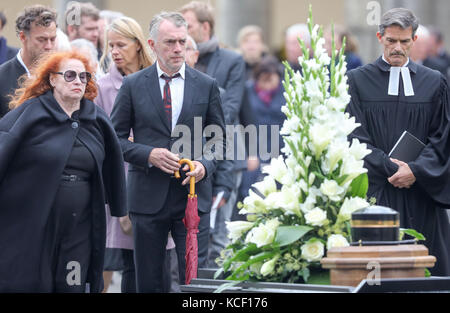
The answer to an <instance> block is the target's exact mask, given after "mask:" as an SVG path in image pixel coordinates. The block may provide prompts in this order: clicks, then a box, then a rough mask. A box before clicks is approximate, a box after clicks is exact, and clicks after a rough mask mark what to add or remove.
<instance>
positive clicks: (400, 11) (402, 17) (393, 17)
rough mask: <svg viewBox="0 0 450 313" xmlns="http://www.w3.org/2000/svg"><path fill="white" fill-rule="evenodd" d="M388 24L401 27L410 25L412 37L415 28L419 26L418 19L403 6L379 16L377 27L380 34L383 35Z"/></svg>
mask: <svg viewBox="0 0 450 313" xmlns="http://www.w3.org/2000/svg"><path fill="white" fill-rule="evenodd" d="M390 26H400V27H401V28H402V29H407V28H409V27H412V30H413V32H412V37H414V36H415V34H416V31H417V28H418V27H419V20H418V19H417V17H416V16H415V15H414V13H413V12H412V11H410V10H408V9H404V8H395V9H392V10H389V11H387V12H386V13H385V14H384V15H383V17H382V18H381V23H380V27H379V30H380V34H381V36H384V34H385V32H386V28H388V27H390Z"/></svg>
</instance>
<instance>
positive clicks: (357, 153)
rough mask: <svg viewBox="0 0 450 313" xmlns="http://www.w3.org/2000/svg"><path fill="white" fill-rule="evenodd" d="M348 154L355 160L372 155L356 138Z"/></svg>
mask: <svg viewBox="0 0 450 313" xmlns="http://www.w3.org/2000/svg"><path fill="white" fill-rule="evenodd" d="M349 152H350V154H351V155H353V156H354V157H355V159H356V160H362V159H364V158H365V157H366V156H367V155H369V154H371V153H372V151H371V150H369V149H367V145H366V144H365V143H360V142H359V140H358V139H356V138H354V139H353V141H352V145H351V146H350V150H349Z"/></svg>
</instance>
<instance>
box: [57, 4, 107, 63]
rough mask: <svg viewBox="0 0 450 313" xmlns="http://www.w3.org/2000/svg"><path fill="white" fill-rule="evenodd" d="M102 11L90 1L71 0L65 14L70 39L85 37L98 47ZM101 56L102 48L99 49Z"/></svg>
mask: <svg viewBox="0 0 450 313" xmlns="http://www.w3.org/2000/svg"><path fill="white" fill-rule="evenodd" d="M99 19H100V11H99V10H98V9H97V8H96V7H95V5H93V4H92V3H90V2H77V1H71V2H69V4H68V5H67V8H66V12H65V14H64V21H65V23H66V34H67V36H68V37H69V40H70V41H73V40H75V39H79V38H84V39H87V40H89V41H90V42H92V43H93V44H94V46H95V47H98V42H99V36H100V34H99V27H98V21H99ZM98 50H99V51H98V55H99V58H100V57H101V55H102V49H98Z"/></svg>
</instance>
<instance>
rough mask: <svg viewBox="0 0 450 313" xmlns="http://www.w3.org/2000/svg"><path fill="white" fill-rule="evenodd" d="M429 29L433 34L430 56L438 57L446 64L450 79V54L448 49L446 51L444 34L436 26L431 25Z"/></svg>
mask: <svg viewBox="0 0 450 313" xmlns="http://www.w3.org/2000/svg"><path fill="white" fill-rule="evenodd" d="M429 30H430V35H431V40H430V49H429V57H430V58H437V59H438V60H440V62H441V63H442V64H444V66H445V68H446V69H447V70H446V73H447V74H446V76H447V79H450V55H449V54H448V52H447V51H445V46H444V35H443V34H442V32H441V31H440V30H439V29H438V28H436V27H433V26H431V27H430V28H429Z"/></svg>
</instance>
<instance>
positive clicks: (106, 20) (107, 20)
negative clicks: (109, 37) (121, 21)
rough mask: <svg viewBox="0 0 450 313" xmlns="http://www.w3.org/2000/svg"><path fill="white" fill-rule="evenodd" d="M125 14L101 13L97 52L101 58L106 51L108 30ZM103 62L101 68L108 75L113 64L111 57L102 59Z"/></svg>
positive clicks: (104, 11) (105, 11)
mask: <svg viewBox="0 0 450 313" xmlns="http://www.w3.org/2000/svg"><path fill="white" fill-rule="evenodd" d="M123 16H124V15H123V13H121V12H116V11H110V10H103V11H100V19H99V20H98V33H99V37H98V47H97V50H98V51H99V57H102V55H103V53H104V51H105V50H106V47H105V42H106V29H107V28H108V26H109V25H111V24H112V22H113V21H114V20H115V19H117V18H119V17H123ZM102 60H103V61H102V62H101V63H100V68H101V70H102V72H103V73H108V71H109V67H110V64H111V56H110V55H107V56H106V57H105V58H103V59H102Z"/></svg>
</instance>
